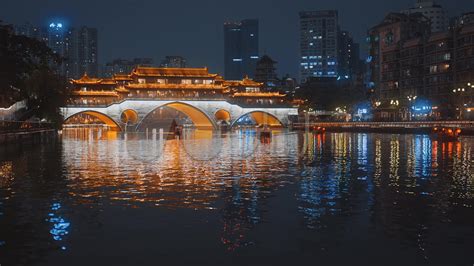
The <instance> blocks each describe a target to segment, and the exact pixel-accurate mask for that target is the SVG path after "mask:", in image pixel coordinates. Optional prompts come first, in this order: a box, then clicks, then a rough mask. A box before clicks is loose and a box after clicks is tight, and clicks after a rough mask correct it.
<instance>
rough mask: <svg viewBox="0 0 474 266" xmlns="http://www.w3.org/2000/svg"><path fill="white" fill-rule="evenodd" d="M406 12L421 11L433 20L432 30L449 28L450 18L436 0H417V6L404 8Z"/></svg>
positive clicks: (437, 30)
mask: <svg viewBox="0 0 474 266" xmlns="http://www.w3.org/2000/svg"><path fill="white" fill-rule="evenodd" d="M402 13H404V14H413V13H421V14H423V16H425V17H427V18H428V19H429V20H430V22H431V32H440V31H446V30H448V26H449V18H448V15H447V12H446V11H445V10H444V9H443V7H442V6H440V5H438V4H436V2H435V1H434V0H416V3H415V6H414V7H412V8H409V9H406V10H402Z"/></svg>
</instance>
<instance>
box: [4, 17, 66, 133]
mask: <svg viewBox="0 0 474 266" xmlns="http://www.w3.org/2000/svg"><path fill="white" fill-rule="evenodd" d="M61 62H62V58H61V57H60V56H58V55H57V54H55V53H54V52H53V51H52V50H51V49H50V48H49V47H48V46H47V45H46V44H45V43H44V42H41V41H38V40H36V39H32V38H28V37H26V36H19V35H15V34H14V32H13V29H12V27H11V26H9V25H4V24H2V23H1V21H0V90H1V93H2V94H5V95H8V96H9V97H8V98H9V99H10V100H11V101H13V102H16V101H21V100H25V101H26V105H27V110H26V112H25V113H24V115H23V119H25V120H26V119H29V118H31V117H37V118H40V119H46V120H48V121H51V122H54V123H56V124H57V125H59V124H60V123H61V121H62V118H61V115H60V109H59V108H60V107H61V106H63V105H64V104H65V101H66V99H67V95H68V89H67V83H66V80H65V78H64V77H61V76H60V75H58V74H57V71H56V70H57V69H58V67H59V66H60V65H61Z"/></svg>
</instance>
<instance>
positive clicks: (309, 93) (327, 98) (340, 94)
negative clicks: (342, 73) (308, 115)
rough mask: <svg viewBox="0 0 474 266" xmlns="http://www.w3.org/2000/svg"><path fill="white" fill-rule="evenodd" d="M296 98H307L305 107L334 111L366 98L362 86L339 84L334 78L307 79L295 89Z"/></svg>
mask: <svg viewBox="0 0 474 266" xmlns="http://www.w3.org/2000/svg"><path fill="white" fill-rule="evenodd" d="M295 96H296V97H297V98H300V99H305V100H307V103H306V106H305V107H310V108H313V109H315V110H327V111H334V110H335V109H336V108H337V107H343V106H345V107H347V108H348V109H350V107H351V106H352V105H354V104H357V103H359V102H361V101H365V100H366V99H367V96H366V93H365V89H364V88H363V86H358V85H356V84H354V83H349V82H348V83H346V84H341V83H339V82H336V81H335V80H329V81H321V80H319V81H309V82H307V83H305V84H302V85H301V87H300V88H299V89H298V90H297V92H296V95H295Z"/></svg>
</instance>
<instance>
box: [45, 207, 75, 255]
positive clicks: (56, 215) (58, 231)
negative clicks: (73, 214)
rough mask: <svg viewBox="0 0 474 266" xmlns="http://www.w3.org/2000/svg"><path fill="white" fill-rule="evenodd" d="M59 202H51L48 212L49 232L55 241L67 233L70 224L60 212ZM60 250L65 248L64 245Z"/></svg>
mask: <svg viewBox="0 0 474 266" xmlns="http://www.w3.org/2000/svg"><path fill="white" fill-rule="evenodd" d="M60 209H61V203H53V204H52V205H51V212H50V213H48V218H47V219H46V221H48V222H49V223H50V224H51V229H50V230H49V233H50V234H51V236H52V237H53V239H54V240H55V241H62V240H64V237H65V236H66V235H68V234H69V227H70V225H71V223H70V222H68V221H67V220H66V219H65V218H63V217H62V216H61V214H60V212H61V210H60ZM61 249H62V250H66V246H64V245H62V246H61Z"/></svg>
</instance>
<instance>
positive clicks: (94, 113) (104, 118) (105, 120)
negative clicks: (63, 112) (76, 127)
mask: <svg viewBox="0 0 474 266" xmlns="http://www.w3.org/2000/svg"><path fill="white" fill-rule="evenodd" d="M81 114H86V115H90V116H92V117H95V118H97V119H99V120H100V121H102V122H103V123H104V124H106V125H107V126H109V127H110V128H111V129H112V130H117V131H121V130H122V129H121V127H120V125H119V124H118V123H117V122H116V121H115V120H114V119H113V118H111V117H110V116H108V115H106V114H104V113H101V112H97V111H92V110H86V111H82V112H78V113H75V114H73V115H70V116H68V117H67V118H65V119H64V123H67V122H68V120H70V119H72V118H74V117H76V116H79V115H81Z"/></svg>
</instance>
